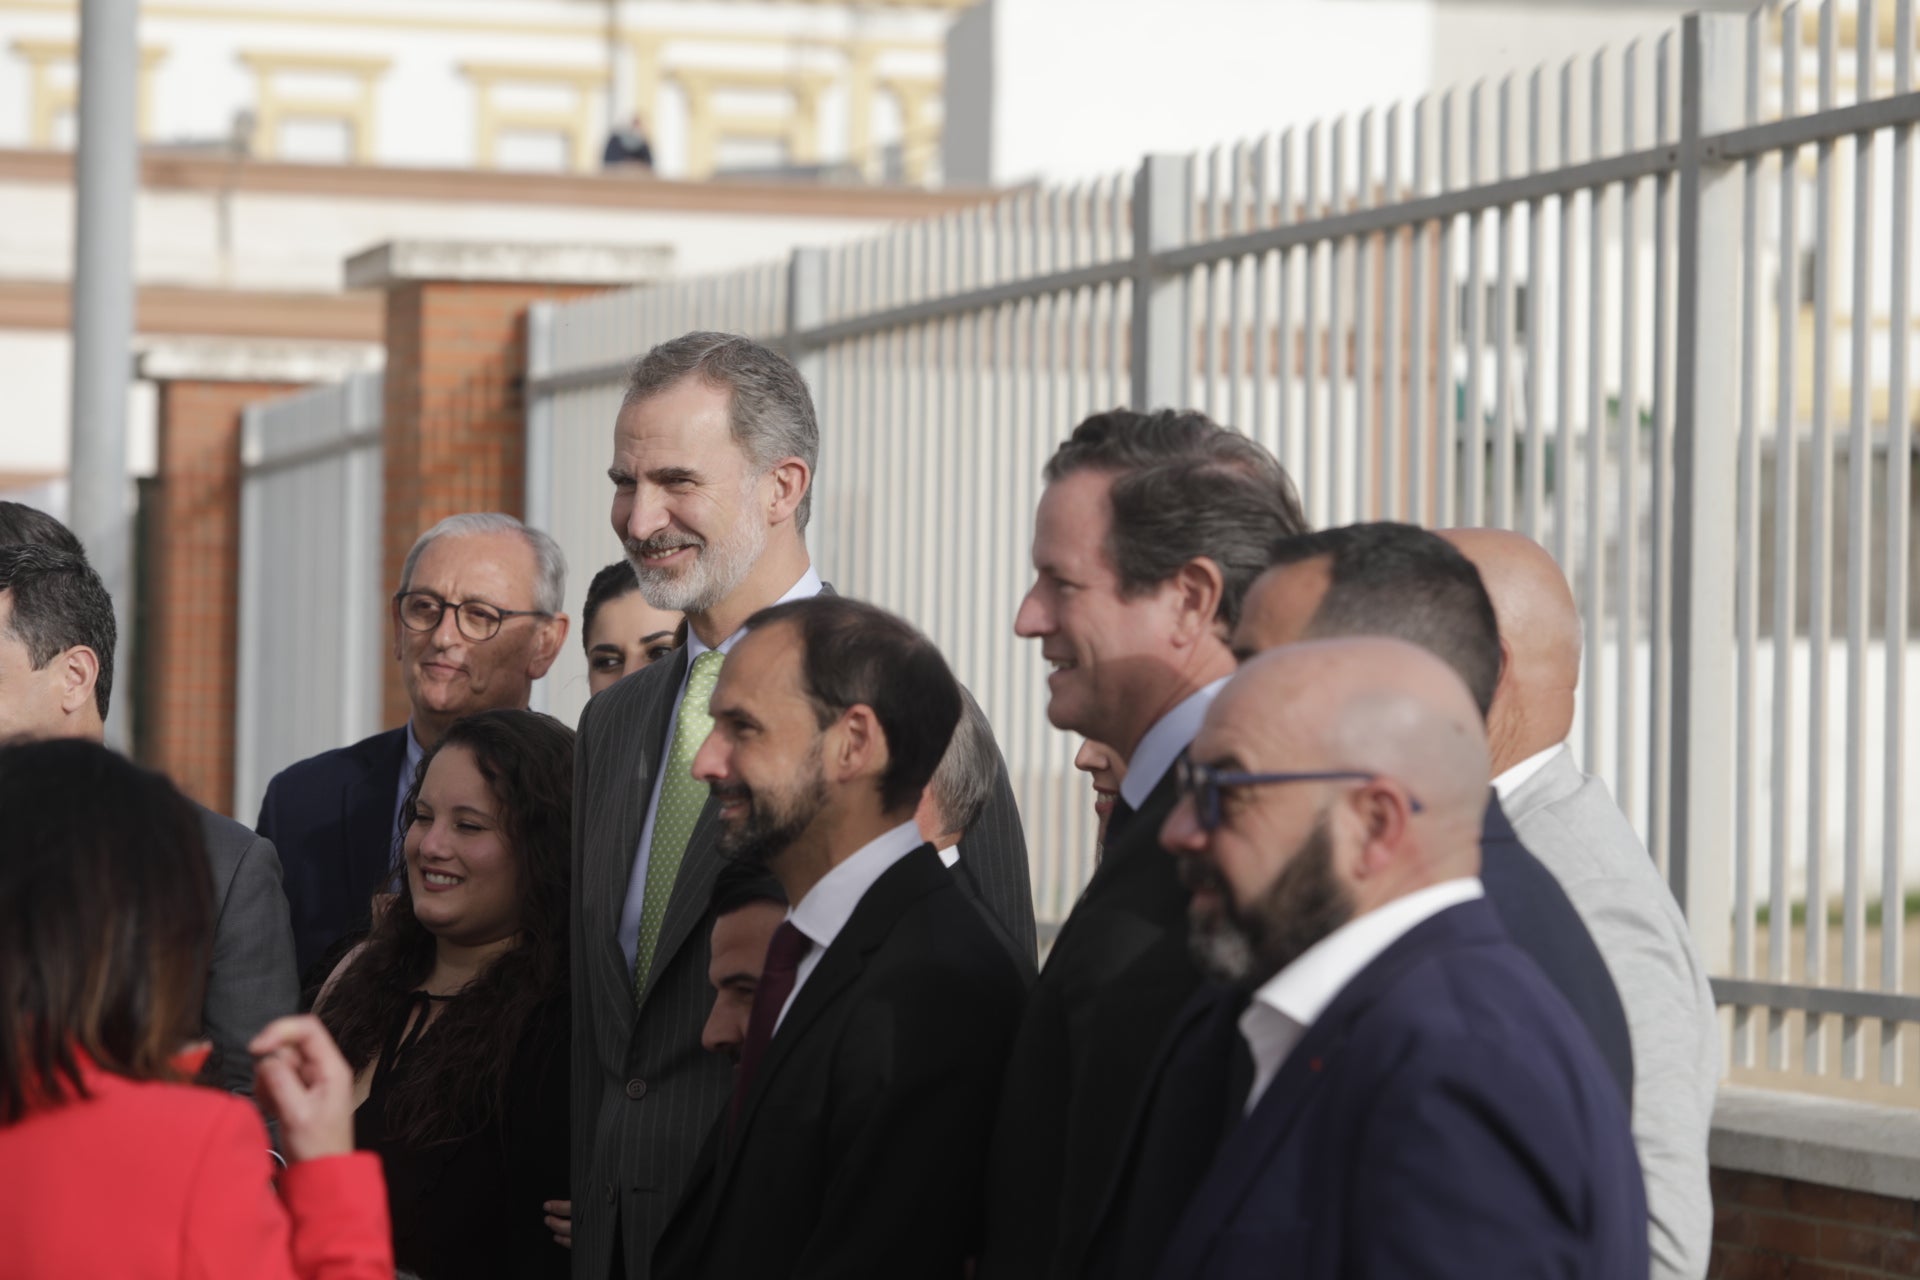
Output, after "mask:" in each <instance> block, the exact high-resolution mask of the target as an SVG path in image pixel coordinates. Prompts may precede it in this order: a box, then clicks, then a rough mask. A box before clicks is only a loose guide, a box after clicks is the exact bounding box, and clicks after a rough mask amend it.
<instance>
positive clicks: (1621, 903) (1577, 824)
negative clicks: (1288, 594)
mask: <svg viewBox="0 0 1920 1280" xmlns="http://www.w3.org/2000/svg"><path fill="white" fill-rule="evenodd" d="M1440 536H1441V537H1443V538H1445V539H1446V540H1447V541H1448V542H1451V543H1452V544H1453V545H1454V546H1455V547H1457V548H1458V549H1459V550H1460V552H1461V554H1463V555H1465V556H1466V557H1467V559H1469V560H1471V561H1473V563H1474V565H1475V566H1476V567H1477V568H1478V569H1479V570H1480V579H1481V582H1482V583H1484V584H1485V586H1486V588H1487V594H1488V595H1489V596H1491V597H1492V599H1493V609H1494V615H1495V617H1496V618H1497V619H1498V621H1499V626H1500V647H1501V650H1502V652H1503V653H1504V655H1505V662H1504V663H1503V665H1502V669H1501V674H1500V683H1499V684H1498V686H1496V688H1495V690H1494V695H1493V708H1492V710H1491V711H1490V712H1489V713H1488V715H1487V733H1488V738H1489V741H1490V744H1491V750H1492V761H1493V762H1492V768H1493V774H1494V777H1493V788H1494V790H1495V792H1497V793H1498V794H1499V797H1500V803H1501V804H1502V805H1503V806H1505V808H1506V811H1507V817H1508V819H1509V821H1511V822H1512V823H1513V829H1514V830H1515V831H1516V832H1518V833H1519V836H1520V838H1521V840H1522V841H1524V842H1525V843H1526V846H1527V848H1528V849H1530V850H1531V851H1532V852H1533V854H1534V856H1535V857H1537V858H1539V859H1540V861H1541V862H1542V863H1544V864H1546V867H1547V869H1548V870H1549V871H1551V872H1552V873H1553V875H1554V877H1555V878H1556V879H1558V880H1559V881H1560V884H1561V886H1562V887H1563V888H1565V889H1566V891H1567V897H1568V898H1570V899H1571V900H1572V902H1573V905H1574V909H1575V910H1577V911H1578V912H1579V913H1580V917H1581V919H1582V920H1584V921H1585V922H1586V925H1587V928H1588V930H1589V931H1590V932H1591V933H1592V934H1593V940H1594V943H1595V945H1597V946H1598V947H1599V948H1600V954H1601V957H1602V958H1603V959H1605V961H1606V962H1607V968H1608V969H1609V970H1610V971H1611V972H1612V974H1613V979H1614V985H1615V986H1616V987H1617V988H1618V989H1619V992H1620V999H1621V1003H1622V1004H1623V1005H1625V1007H1626V1012H1627V1026H1628V1029H1629V1031H1630V1032H1631V1034H1632V1037H1633V1135H1634V1141H1635V1142H1636V1143H1637V1144H1638V1146H1639V1152H1640V1165H1641V1168H1642V1170H1643V1171H1644V1173H1645V1175H1646V1180H1647V1212H1648V1219H1649V1226H1650V1235H1651V1239H1650V1246H1651V1251H1652V1257H1653V1277H1654V1280H1698V1277H1701V1276H1704V1275H1705V1274H1706V1272H1707V1262H1708V1258H1709V1255H1710V1253H1711V1250H1712V1244H1713V1197H1712V1193H1711V1190H1710V1189H1709V1187H1708V1183H1707V1135H1708V1131H1709V1129H1711V1127H1712V1124H1713V1100H1714V1092H1715V1084H1716V1081H1717V1080H1718V1078H1719V1075H1720V1044H1719V1028H1718V1023H1717V1021H1716V1018H1715V1014H1714V1004H1713V990H1712V988H1711V986H1710V985H1709V984H1708V982H1707V972H1706V966H1705V965H1704V964H1702V963H1701V960H1700V954H1699V951H1698V950H1697V949H1696V948H1695V946H1694V943H1693V935H1692V933H1691V932H1690V931H1689V930H1688V928H1687V921H1686V917H1685V916H1683V915H1682V914H1681V912H1680V907H1679V904H1678V903H1676V902H1675V901H1674V898H1673V894H1672V892H1671V891H1670V890H1669V889H1668V888H1667V885H1666V883H1665V881H1663V880H1662V879H1661V878H1660V873H1659V870H1658V869H1657V868H1656V867H1655V866H1654V864H1653V859H1652V858H1650V857H1649V856H1648V854H1647V850H1646V847H1645V846H1644V845H1643V844H1641V842H1640V837H1639V835H1638V834H1636V833H1635V832H1634V829H1633V827H1632V825H1631V824H1630V823H1629V822H1628V821H1627V817H1626V815H1625V814H1623V813H1622V812H1620V808H1619V806H1618V805H1616V804H1615V803H1614V801H1613V797H1612V796H1611V795H1610V794H1608V792H1607V787H1606V784H1605V783H1603V782H1601V781H1600V780H1599V779H1598V778H1595V777H1591V776H1589V775H1588V774H1585V773H1582V772H1581V770H1580V766H1579V765H1578V764H1576V763H1575V762H1574V759H1573V753H1572V752H1571V751H1570V750H1569V749H1568V747H1567V745H1566V740H1567V735H1568V734H1569V733H1570V732H1571V731H1572V728H1573V708H1574V694H1575V692H1576V690H1577V689H1578V686H1579V682H1580V614H1579V610H1578V609H1577V608H1576V607H1575V605H1574V601H1573V592H1572V590H1571V589H1570V588H1569V587H1568V585H1567V580H1566V576H1565V575H1564V574H1562V573H1561V572H1560V566H1559V565H1557V564H1556V563H1554V560H1553V557H1552V556H1550V555H1548V554H1547V552H1546V550H1545V549H1544V548H1542V547H1541V546H1540V545H1539V544H1538V543H1536V542H1534V541H1533V540H1532V539H1530V538H1525V537H1522V536H1521V535H1519V534H1517V533H1507V532H1505V531H1502V530H1498V529H1451V530H1444V531H1442V532H1441V534H1440Z"/></svg>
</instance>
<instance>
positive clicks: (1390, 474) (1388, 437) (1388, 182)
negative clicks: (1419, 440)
mask: <svg viewBox="0 0 1920 1280" xmlns="http://www.w3.org/2000/svg"><path fill="white" fill-rule="evenodd" d="M1385 128H1386V136H1385V138H1384V139H1382V151H1383V152H1384V160H1385V164H1386V168H1385V171H1384V177H1383V180H1382V182H1381V184H1380V201H1381V203H1382V204H1389V205H1390V204H1393V203H1394V202H1395V201H1397V200H1398V199H1399V198H1400V104H1399V103H1397V102H1396V103H1394V104H1393V105H1392V106H1391V107H1388V108H1387V114H1386V118H1385ZM1414 234H1415V235H1416V236H1417V235H1418V234H1419V233H1418V232H1417V231H1416V232H1415V233H1414ZM1406 239H1407V236H1406V234H1405V233H1404V232H1402V231H1399V230H1394V231H1388V232H1386V233H1385V234H1384V235H1383V236H1382V238H1381V241H1380V269H1381V276H1382V287H1381V290H1380V369H1381V378H1380V428H1379V433H1378V435H1376V436H1375V437H1374V438H1375V440H1377V441H1378V456H1379V472H1380V477H1379V486H1380V501H1379V505H1378V506H1377V507H1376V508H1375V510H1376V511H1377V513H1378V514H1379V515H1380V516H1382V517H1384V518H1388V519H1393V518H1398V517H1399V516H1400V514H1401V512H1403V511H1404V510H1405V508H1404V507H1403V506H1402V504H1401V497H1400V494H1401V487H1400V486H1401V475H1402V470H1403V468H1402V465H1401V461H1400V449H1399V448H1398V444H1399V441H1400V439H1401V432H1400V431H1398V430H1397V429H1396V424H1397V422H1398V420H1399V418H1400V416H1401V406H1402V403H1403V398H1402V396H1401V395H1400V369H1401V364H1402V361H1401V358H1400V323H1401V315H1402V312H1401V306H1400V300H1401V284H1402V274H1401V266H1400V253H1401V244H1402V243H1403V242H1404V241H1405V240H1406Z"/></svg>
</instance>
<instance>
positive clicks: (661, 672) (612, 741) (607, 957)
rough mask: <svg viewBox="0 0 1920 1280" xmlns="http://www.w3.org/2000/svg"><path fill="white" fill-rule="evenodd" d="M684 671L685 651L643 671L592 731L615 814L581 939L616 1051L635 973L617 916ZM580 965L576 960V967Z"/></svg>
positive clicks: (627, 1022)
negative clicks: (604, 760) (613, 1019)
mask: <svg viewBox="0 0 1920 1280" xmlns="http://www.w3.org/2000/svg"><path fill="white" fill-rule="evenodd" d="M686 669H687V657H686V650H685V649H684V648H682V649H680V650H678V651H676V652H675V654H674V656H673V658H672V659H671V660H670V661H668V662H665V663H660V664H656V665H655V666H652V667H648V668H647V669H646V670H645V671H642V672H641V673H639V674H638V675H636V676H634V677H632V686H633V687H632V688H631V690H629V689H627V688H625V687H624V684H625V682H623V684H622V685H616V686H615V687H614V688H612V689H609V690H607V691H606V693H605V694H603V695H601V696H602V697H603V698H605V699H606V703H605V707H604V710H603V711H602V712H601V714H602V715H603V716H605V717H607V721H606V722H605V723H602V724H597V725H595V726H594V729H595V733H594V736H595V738H596V739H600V740H602V741H604V742H605V743H606V744H607V749H608V751H609V752H610V754H611V760H610V762H609V770H610V772H609V774H608V776H609V777H610V778H613V779H615V780H616V781H615V783H614V785H613V786H612V787H610V788H607V789H606V790H604V791H602V789H601V788H600V787H599V786H598V785H597V784H596V787H595V790H596V791H601V794H602V796H604V798H605V800H607V801H610V802H611V806H612V807H613V808H614V810H615V816H614V817H613V819H612V830H611V831H610V832H609V833H608V834H606V835H605V836H604V837H601V838H599V839H596V840H595V841H594V844H595V845H596V846H599V845H600V844H601V841H602V840H604V841H605V843H606V844H610V845H611V846H612V849H611V850H610V851H609V852H610V854H611V856H607V857H599V858H594V859H592V860H591V861H590V863H589V864H588V865H589V866H590V867H591V869H592V870H593V871H594V872H595V873H596V874H595V877H594V883H593V884H592V885H591V886H583V887H586V888H588V889H589V890H590V891H589V892H585V893H583V894H582V895H581V898H580V901H581V909H582V910H583V911H584V912H586V914H587V919H586V921H585V926H586V927H585V929H584V931H583V934H582V936H583V937H585V938H587V939H589V940H590V943H589V945H590V946H591V947H592V948H593V955H592V956H591V958H590V959H591V963H593V964H594V966H595V968H596V969H597V970H598V972H599V973H600V974H601V983H602V985H603V986H604V988H605V989H606V991H607V992H608V995H607V1000H606V1006H607V1007H608V1008H609V1009H612V1008H616V1007H617V1008H618V1009H619V1010H620V1011H621V1018H622V1020H623V1034H622V1035H621V1036H620V1041H621V1043H623V1044H624V1043H626V1041H627V1040H628V1039H629V1038H630V1036H631V1034H632V1023H633V1013H634V1003H633V972H632V966H630V965H629V964H628V963H627V958H626V954H625V953H624V952H622V951H621V950H620V913H621V911H622V909H623V908H624V907H625V906H626V901H627V886H628V884H629V883H630V882H631V881H632V879H633V864H634V860H635V858H636V857H637V856H638V854H639V850H640V833H641V831H642V829H643V828H644V826H645V824H646V817H647V801H648V799H649V798H650V797H651V796H652V794H653V777H654V765H655V762H656V761H658V760H660V759H662V758H664V756H665V754H666V752H665V746H664V743H665V739H666V734H667V721H668V719H669V718H670V717H671V716H672V714H673V704H674V695H675V694H676V693H677V692H678V691H679V688H680V681H681V679H682V677H683V676H684V675H685V673H686ZM596 798H599V797H591V798H590V797H586V796H581V797H579V798H578V799H577V801H576V803H589V802H590V801H591V800H592V799H596ZM582 959H586V958H577V959H576V963H580V962H581V960H582Z"/></svg>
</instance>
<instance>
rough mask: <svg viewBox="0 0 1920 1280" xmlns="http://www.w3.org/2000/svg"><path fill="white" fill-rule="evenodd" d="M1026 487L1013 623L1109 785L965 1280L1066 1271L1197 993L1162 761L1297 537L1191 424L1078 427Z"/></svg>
mask: <svg viewBox="0 0 1920 1280" xmlns="http://www.w3.org/2000/svg"><path fill="white" fill-rule="evenodd" d="M1045 476H1046V481H1047V485H1046V489H1045V491H1044V492H1043V494H1042V496H1041V499H1040V505H1039V510H1038V512H1037V513H1036V516H1035V521H1034V538H1033V567H1034V583H1033V586H1032V587H1031V588H1030V589H1029V590H1028V592H1027V595H1026V598H1025V599H1024V600H1022V601H1021V604H1020V611H1019V613H1018V615H1017V616H1016V617H1015V620H1014V630H1015V631H1016V632H1018V633H1019V634H1020V635H1022V636H1025V637H1028V638H1030V639H1033V640H1036V641H1038V642H1039V644H1040V651H1041V655H1042V656H1043V657H1045V658H1046V659H1047V661H1048V662H1049V664H1051V666H1052V668H1053V672H1052V674H1051V675H1050V676H1049V677H1048V678H1047V694H1048V701H1047V718H1048V719H1049V720H1050V721H1051V722H1052V723H1053V725H1054V727H1056V728H1059V729H1067V730H1071V731H1073V732H1075V733H1080V734H1084V735H1086V736H1088V737H1092V738H1095V739H1098V740H1099V741H1101V742H1104V743H1106V744H1107V745H1108V746H1109V747H1111V748H1113V749H1114V750H1115V751H1117V752H1118V753H1119V754H1120V755H1121V756H1122V757H1123V758H1125V760H1126V762H1127V774H1126V779H1125V781H1124V782H1123V783H1122V784H1121V790H1120V803H1119V804H1118V805H1117V806H1116V807H1115V809H1114V812H1113V815H1112V817H1111V818H1110V819H1109V824H1108V828H1107V837H1106V843H1105V848H1104V852H1103V853H1102V855H1101V858H1100V862H1099V865H1098V867H1097V868H1096V869H1095V871H1094V873H1093V878H1092V879H1091V880H1090V881H1089V882H1088V884H1087V887H1086V889H1085V891H1084V892H1082V893H1081V895H1080V898H1079V900H1078V901H1077V902H1076V903H1075V904H1074V907H1073V910H1072V912H1071V913H1069V914H1068V916H1067V919H1066V922H1065V923H1064V924H1063V925H1062V926H1061V929H1060V934H1059V937H1058V938H1057V939H1055V941H1054V944H1053V950H1052V951H1051V952H1050V953H1049V954H1048V956H1047V963H1046V967H1045V968H1044V969H1042V970H1041V973H1040V978H1039V981H1038V982H1037V983H1036V984H1035V985H1034V991H1033V996H1032V998H1031V999H1030V1000H1029V1001H1028V1005H1027V1013H1026V1017H1025V1018H1024V1020H1023V1021H1022V1023H1021V1027H1020V1038H1019V1039H1018V1040H1017V1041H1016V1042H1015V1045H1014V1050H1013V1054H1012V1058H1011V1060H1010V1062H1009V1064H1008V1068H1007V1077H1006V1086H1005V1093H1004V1096H1003V1097H1002V1099H1001V1102H1000V1108H999V1114H998V1117H997V1119H996V1122H995V1131H994V1147H993V1157H992V1166H991V1170H992V1171H991V1175H990V1177H989V1181H988V1199H987V1234H986V1242H985V1245H984V1247H983V1250H982V1253H981V1257H980V1275H981V1277H982V1280H1020V1278H1027V1277H1032V1278H1038V1277H1043V1276H1062V1277H1065V1276H1077V1275H1079V1274H1081V1268H1082V1264H1083V1259H1084V1258H1085V1256H1086V1253H1087V1251H1088V1249H1089V1248H1090V1247H1091V1245H1092V1244H1093V1241H1094V1227H1095V1224H1096V1221H1097V1218H1096V1213H1097V1210H1098V1208H1099V1206H1100V1204H1101V1203H1102V1201H1103V1199H1104V1197H1105V1193H1106V1191H1107V1187H1108V1184H1109V1182H1110V1180H1111V1179H1112V1177H1113V1174H1114V1169H1115V1165H1116V1161H1117V1157H1118V1154H1119V1150H1120V1144H1121V1141H1122V1139H1123V1138H1124V1136H1125V1134H1126V1132H1127V1130H1128V1128H1129V1126H1130V1125H1131V1124H1132V1122H1133V1118H1134V1116H1135V1114H1136V1112H1137V1110H1138V1108H1139V1105H1140V1103H1141V1101H1142V1099H1143V1097H1144V1093H1145V1085H1146V1081H1147V1078H1148V1070H1149V1068H1150V1066H1151V1064H1152V1061H1153V1055H1154V1053H1155V1051H1156V1050H1157V1049H1158V1048H1159V1044H1160V1039H1161V1037H1162V1035H1163V1034H1164V1033H1165V1031H1166V1028H1167V1026H1168V1024H1169V1022H1170V1021H1171V1020H1172V1018H1173V1015H1174V1014H1175V1013H1176V1012H1177V1011H1178V1010H1179V1008H1180V1006H1181V1004H1182V1003H1183V1002H1184V1001H1185V1000H1186V998H1187V996H1188V995H1189V993H1191V991H1192V990H1193V988H1194V986H1195V985H1196V984H1197V983H1198V982H1199V974H1198V971H1197V970H1196V969H1195V968H1194V966H1193V963H1192V960H1191V958H1190V957H1189V956H1188V954H1187V945H1186V906H1187V895H1186V890H1185V889H1184V888H1182V887H1181V885H1180V883H1179V881H1178V880H1177V879H1176V878H1175V877H1174V874H1173V865H1172V863H1171V862H1170V861H1169V860H1168V859H1167V857H1166V855H1165V854H1164V853H1163V852H1162V851H1161V849H1160V847H1159V842H1158V836H1157V833H1158V831H1159V827H1160V823H1161V822H1162V821H1163V820H1164V819H1165V817H1166V814H1167V811H1168V810H1169V809H1170V808H1171V807H1172V804H1173V766H1174V762H1175V760H1176V759H1177V758H1178V757H1179V755H1180V753H1181V752H1182V751H1183V750H1184V749H1185V748H1186V745H1187V743H1188V742H1189V741H1191V739H1192V737H1193V733H1194V730H1195V729H1196V728H1198V726H1199V722H1200V717H1201V716H1202V715H1203V714H1204V713H1205V711H1206V707H1207V704H1208V703H1209V702H1210V701H1211V700H1212V698H1213V695H1214V694H1215V693H1216V692H1217V691H1218V689H1219V687H1220V685H1221V684H1222V683H1223V682H1224V681H1225V679H1226V677H1227V676H1228V675H1230V674H1231V673H1232V671H1233V656H1232V653H1231V651H1230V650H1229V649H1228V647H1227V635H1228V633H1229V631H1230V629H1231V628H1232V626H1233V624H1234V623H1235V622H1236V621H1237V620H1238V618H1239V616H1240V605H1241V601H1242V600H1243V599H1244V597H1245V594H1246V589H1247V585H1248V584H1249V583H1250V582H1251V581H1252V580H1253V579H1254V578H1255V577H1256V576H1257V575H1258V574H1259V573H1260V571H1261V570H1262V569H1264V568H1265V567H1266V551H1267V547H1268V545H1269V544H1270V543H1271V542H1272V541H1273V539H1275V538H1278V537H1281V536H1283V535H1285V534H1289V533H1298V532H1301V531H1302V530H1304V529H1305V527H1306V525H1305V521H1304V519H1303V518H1302V516H1301V514H1300V507H1299V503H1298V501H1297V500H1296V498H1295V497H1294V493H1293V486H1292V483H1291V481H1290V480H1289V479H1288V477H1287V475H1286V472H1285V471H1283V470H1282V469H1281V467H1280V464H1279V463H1278V462H1277V461H1275V460H1274V458H1273V457H1272V455H1271V454H1269V453H1267V451H1266V450H1264V449H1262V448H1261V447H1260V446H1259V445H1258V444H1256V443H1254V442H1253V441H1251V440H1249V439H1247V438H1246V437H1245V436H1242V435H1240V434H1238V433H1237V432H1234V431H1232V430H1229V429H1227V428H1225V427H1222V426H1220V425H1219V424H1217V423H1215V422H1213V421H1211V420H1209V419H1208V418H1207V417H1206V416H1205V415H1204V414H1199V413H1190V412H1179V411H1175V410H1161V411H1159V412H1156V413H1135V412H1132V411H1130V410H1114V411H1112V412H1109V413H1100V414H1095V415H1094V416H1093V417H1091V418H1089V419H1087V420H1086V421H1085V422H1082V423H1081V424H1080V425H1079V426H1078V427H1076V428H1075V429H1074V431H1073V432H1072V434H1071V435H1070V436H1069V437H1068V438H1067V439H1066V440H1065V441H1063V442H1062V443H1061V445H1060V447H1059V448H1058V449H1057V450H1056V451H1055V453H1054V455H1053V458H1052V459H1051V460H1050V461H1049V462H1048V464H1047V467H1046V472H1045Z"/></svg>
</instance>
